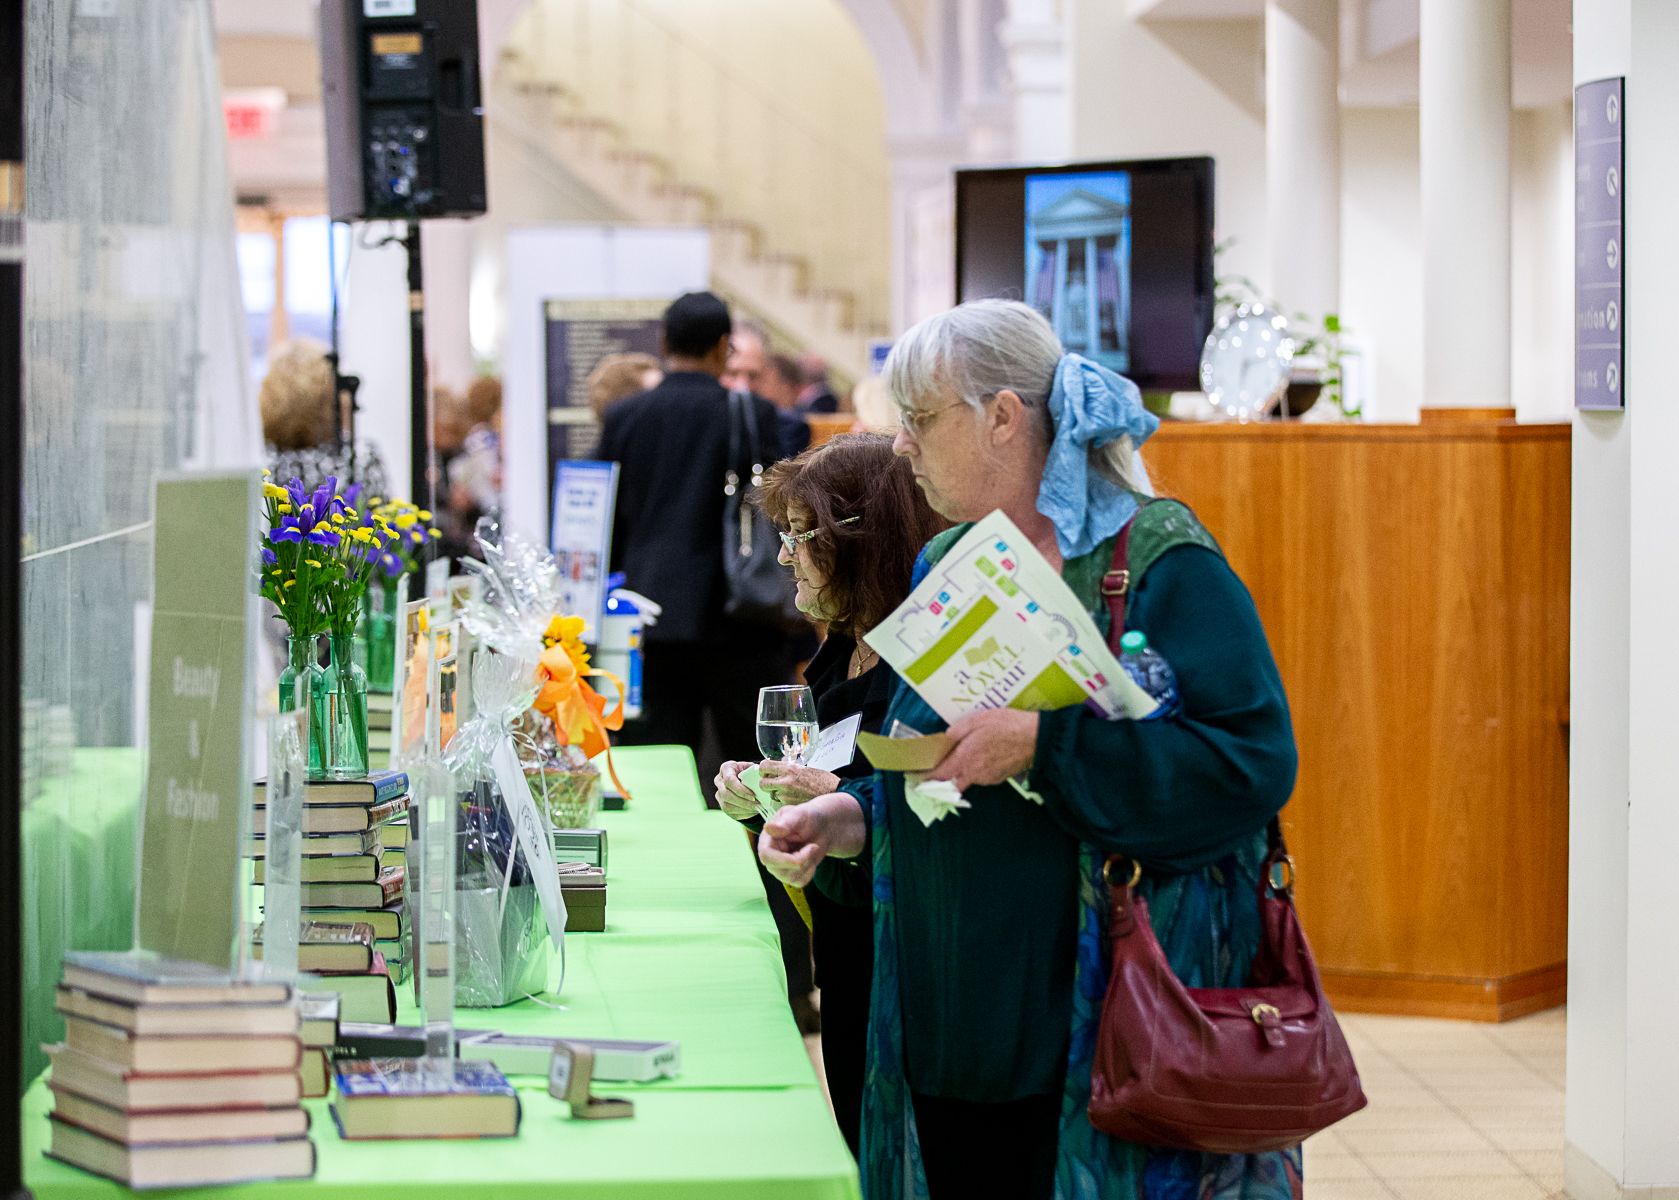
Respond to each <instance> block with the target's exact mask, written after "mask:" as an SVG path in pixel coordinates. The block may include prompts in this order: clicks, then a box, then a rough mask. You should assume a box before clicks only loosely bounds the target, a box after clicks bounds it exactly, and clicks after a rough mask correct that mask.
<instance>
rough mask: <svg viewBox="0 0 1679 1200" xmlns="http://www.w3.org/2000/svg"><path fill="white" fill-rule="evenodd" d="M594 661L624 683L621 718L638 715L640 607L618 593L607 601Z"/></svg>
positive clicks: (609, 596) (639, 710)
mask: <svg viewBox="0 0 1679 1200" xmlns="http://www.w3.org/2000/svg"><path fill="white" fill-rule="evenodd" d="M595 662H596V663H597V664H598V665H599V666H600V668H601V670H603V671H611V672H612V673H613V674H614V675H616V676H618V678H620V679H622V680H623V681H624V716H625V717H627V718H634V717H639V716H640V715H641V608H640V606H639V605H637V604H636V602H635V601H634V600H632V599H630V597H629V596H628V595H627V594H625V593H624V592H621V591H616V590H614V591H613V592H611V593H609V594H608V595H607V598H606V611H605V613H603V614H602V616H601V622H600V647H599V649H598V650H596V652H595Z"/></svg>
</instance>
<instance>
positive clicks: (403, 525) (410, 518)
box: [396, 512, 415, 529]
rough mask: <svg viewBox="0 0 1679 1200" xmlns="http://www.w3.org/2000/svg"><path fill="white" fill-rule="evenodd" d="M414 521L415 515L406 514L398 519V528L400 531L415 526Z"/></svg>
mask: <svg viewBox="0 0 1679 1200" xmlns="http://www.w3.org/2000/svg"><path fill="white" fill-rule="evenodd" d="M414 521H415V517H414V514H413V513H411V512H405V513H403V514H402V515H401V516H399V517H398V518H397V519H396V527H397V528H398V529H407V528H409V527H410V526H412V525H413V524H414Z"/></svg>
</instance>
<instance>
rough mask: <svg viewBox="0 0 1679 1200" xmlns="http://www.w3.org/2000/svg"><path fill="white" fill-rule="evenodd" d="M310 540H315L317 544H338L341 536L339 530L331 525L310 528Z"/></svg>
mask: <svg viewBox="0 0 1679 1200" xmlns="http://www.w3.org/2000/svg"><path fill="white" fill-rule="evenodd" d="M309 540H310V541H311V542H314V543H315V545H317V546H336V545H337V544H338V543H339V541H340V538H339V536H338V531H337V530H335V529H332V528H331V527H324V528H317V529H313V530H310V532H309Z"/></svg>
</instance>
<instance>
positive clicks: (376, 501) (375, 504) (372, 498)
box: [367, 496, 384, 508]
mask: <svg viewBox="0 0 1679 1200" xmlns="http://www.w3.org/2000/svg"><path fill="white" fill-rule="evenodd" d="M367 502H368V503H369V504H371V505H372V506H373V507H374V508H378V507H379V506H380V505H381V504H383V503H384V501H383V500H381V499H379V497H377V496H369V497H368V498H367Z"/></svg>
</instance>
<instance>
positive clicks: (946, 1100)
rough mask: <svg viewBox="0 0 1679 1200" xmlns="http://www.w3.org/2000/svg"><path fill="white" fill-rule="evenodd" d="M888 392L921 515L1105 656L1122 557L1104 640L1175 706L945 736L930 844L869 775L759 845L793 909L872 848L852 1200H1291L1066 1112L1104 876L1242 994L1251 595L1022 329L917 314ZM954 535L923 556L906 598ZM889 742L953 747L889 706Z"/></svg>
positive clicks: (978, 726)
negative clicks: (952, 793)
mask: <svg viewBox="0 0 1679 1200" xmlns="http://www.w3.org/2000/svg"><path fill="white" fill-rule="evenodd" d="M886 381H887V386H888V388H889V389H890V390H891V393H892V396H893V399H894V400H895V401H896V402H897V404H898V405H899V408H900V416H901V425H900V428H899V431H898V435H897V441H896V446H897V450H898V453H899V454H901V455H903V456H904V457H906V458H907V459H908V460H909V462H910V464H911V466H912V467H913V469H914V472H915V476H916V480H917V482H918V483H919V484H920V486H921V489H922V492H923V493H924V494H925V495H926V497H927V501H928V503H929V504H931V505H932V507H933V508H934V509H935V510H936V511H937V512H939V513H940V514H941V515H943V516H945V517H948V518H950V519H951V520H953V521H962V522H970V521H977V520H979V519H980V518H982V517H984V516H986V515H988V514H989V513H991V512H992V511H994V510H1001V511H1002V512H1003V513H1004V514H1005V515H1006V516H1007V517H1008V518H1009V519H1010V520H1011V521H1013V522H1014V524H1015V525H1016V526H1017V527H1018V528H1019V529H1020V531H1021V533H1022V534H1023V535H1024V536H1025V537H1026V538H1028V539H1029V540H1030V541H1031V543H1032V545H1033V546H1034V547H1035V548H1036V549H1037V550H1038V552H1039V553H1040V554H1042V556H1043V557H1044V559H1045V560H1046V561H1047V562H1048V564H1049V565H1050V566H1051V567H1052V568H1054V569H1056V570H1058V571H1059V572H1060V573H1061V576H1062V579H1063V580H1064V581H1065V582H1066V583H1067V585H1068V586H1069V587H1070V588H1071V589H1072V591H1073V593H1074V595H1075V596H1077V597H1078V599H1079V602H1080V603H1081V604H1082V605H1083V606H1084V608H1085V610H1086V611H1087V612H1088V613H1089V614H1090V616H1091V618H1092V620H1094V621H1095V622H1096V624H1097V628H1098V629H1102V630H1103V631H1104V632H1106V630H1107V626H1108V624H1109V621H1110V617H1109V611H1108V605H1107V601H1106V598H1105V597H1104V596H1103V595H1102V583H1103V579H1104V576H1105V574H1106V573H1107V572H1108V571H1109V570H1110V569H1111V568H1112V567H1113V566H1114V565H1115V564H1114V548H1115V545H1116V543H1117V540H1118V535H1119V533H1120V531H1121V530H1122V529H1125V530H1128V531H1129V532H1128V533H1127V534H1126V537H1127V552H1126V556H1125V565H1124V567H1123V568H1122V569H1124V570H1127V571H1128V572H1129V576H1128V586H1127V591H1126V609H1125V624H1126V627H1127V628H1128V629H1135V630H1140V631H1142V632H1143V633H1145V634H1147V635H1148V642H1149V645H1150V646H1151V647H1152V648H1154V649H1156V650H1157V651H1159V652H1160V653H1161V654H1162V655H1164V656H1165V658H1166V660H1167V661H1168V662H1169V663H1170V664H1171V666H1172V667H1173V668H1174V669H1175V671H1176V676H1177V689H1178V700H1177V703H1176V704H1175V705H1174V707H1173V708H1172V709H1171V710H1169V711H1168V712H1166V713H1165V714H1163V715H1161V716H1159V717H1157V718H1151V719H1148V720H1115V721H1108V720H1103V719H1102V718H1101V716H1100V715H1098V714H1097V713H1095V712H1093V711H1091V710H1089V709H1087V708H1085V707H1084V706H1082V705H1079V706H1074V707H1071V708H1063V709H1057V710H1055V711H1053V712H1022V711H1016V710H1013V709H992V710H988V711H982V712H975V713H971V714H969V715H968V716H965V717H963V718H962V719H960V720H958V721H956V722H955V723H954V724H952V725H950V726H949V734H950V737H951V738H952V740H953V742H954V745H953V746H952V748H951V749H950V751H949V753H948V754H947V755H946V756H945V758H944V760H943V762H941V763H940V764H939V765H938V766H937V767H936V768H935V769H934V770H933V771H932V772H931V775H930V777H931V778H933V779H935V780H947V781H949V782H951V783H952V784H953V785H954V786H955V787H956V788H957V790H958V791H959V792H960V793H961V794H962V795H963V796H964V798H965V799H966V800H967V801H968V802H969V804H970V805H971V807H969V808H967V809H963V810H962V811H961V812H959V813H958V814H956V815H955V816H953V817H951V818H950V819H948V820H944V821H940V822H938V823H937V824H934V825H932V826H930V827H929V826H925V825H923V824H922V823H921V822H920V821H918V820H916V819H915V818H914V816H913V814H912V813H911V810H910V808H909V806H908V804H907V803H906V802H905V799H904V786H905V785H904V778H903V776H902V775H896V774H888V773H878V774H876V775H874V776H872V777H871V778H869V779H867V780H864V781H860V782H849V783H846V784H844V785H842V789H841V790H840V791H838V792H835V793H831V794H828V795H824V796H819V797H817V798H815V799H813V800H811V801H808V802H807V803H804V804H800V805H794V806H792V807H789V808H785V809H782V810H781V811H779V812H778V813H777V814H776V815H775V817H774V818H773V819H772V820H770V821H768V822H766V824H765V827H764V832H763V834H762V835H761V836H760V839H759V854H760V856H761V857H762V859H763V860H764V862H765V863H766V865H768V866H769V868H770V869H771V871H773V872H774V873H775V874H776V876H777V877H778V878H780V879H782V880H784V881H785V882H788V883H792V884H795V885H798V884H803V883H806V882H808V881H809V880H810V879H811V878H812V876H813V875H814V873H815V871H816V869H817V867H818V866H819V864H820V863H821V862H822V861H823V859H825V858H826V857H828V856H830V855H833V856H838V857H842V858H844V857H857V856H859V855H861V854H863V853H864V851H865V850H867V852H868V860H869V862H870V864H871V866H872V870H873V889H872V891H873V896H874V906H875V931H876V939H875V976H874V978H875V986H874V991H873V994H872V996H871V998H870V1009H869V1022H870V1025H869V1046H870V1050H871V1053H870V1058H869V1064H868V1083H867V1089H866V1093H865V1097H864V1108H863V1114H864V1115H863V1161H862V1163H861V1174H862V1182H863V1193H864V1195H865V1196H867V1197H868V1200H901V1198H909V1197H917V1196H920V1197H930V1200H951V1198H952V1197H962V1196H970V1195H986V1196H1008V1197H1011V1198H1013V1200H1048V1198H1049V1197H1050V1196H1052V1195H1059V1196H1063V1197H1074V1196H1077V1197H1088V1198H1090V1200H1182V1198H1187V1197H1193V1198H1194V1200H1298V1198H1299V1197H1300V1195H1301V1194H1302V1189H1303V1186H1304V1184H1303V1181H1302V1176H1301V1156H1300V1148H1299V1147H1298V1146H1295V1147H1292V1148H1289V1149H1287V1150H1279V1151H1274V1152H1270V1153H1263V1154H1249V1155H1242V1154H1230V1155H1224V1154H1202V1153H1195V1152H1185V1151H1176V1150H1167V1149H1161V1148H1157V1147H1151V1146H1143V1145H1137V1144H1134V1143H1129V1142H1122V1141H1119V1140H1117V1139H1115V1138H1111V1137H1108V1136H1106V1135H1103V1134H1101V1133H1098V1132H1097V1131H1096V1130H1095V1129H1094V1128H1092V1126H1091V1125H1090V1122H1089V1118H1088V1115H1087V1114H1088V1109H1089V1101H1090V1092H1091V1079H1090V1076H1091V1065H1092V1055H1093V1049H1094V1046H1095V1044H1096V1038H1097V1022H1098V1020H1099V1017H1100V1012H1101V1004H1102V998H1103V996H1104V994H1105V992H1106V990H1107V983H1108V980H1107V978H1106V976H1107V973H1108V972H1107V965H1106V964H1107V958H1108V956H1107V955H1106V954H1105V953H1104V950H1105V946H1104V944H1103V937H1104V926H1105V914H1106V912H1107V911H1108V904H1109V897H1108V891H1107V888H1106V886H1105V885H1104V884H1103V881H1102V867H1103V865H1104V861H1105V857H1106V855H1108V854H1117V855H1123V856H1126V857H1127V858H1129V859H1131V861H1132V862H1133V863H1135V864H1136V865H1137V866H1139V867H1140V868H1141V870H1142V876H1141V883H1140V884H1139V886H1138V895H1139V896H1140V898H1142V899H1143V900H1145V901H1146V902H1147V904H1148V908H1149V913H1150V916H1151V918H1152V922H1153V927H1154V931H1155V933H1156V935H1157V936H1158V937H1159V940H1160V944H1161V948H1162V950H1163V951H1164V953H1165V955H1166V958H1167V961H1168V962H1169V963H1170V965H1171V968H1172V970H1173V972H1174V973H1175V974H1176V975H1177V976H1178V978H1179V979H1181V980H1182V981H1183V982H1184V983H1185V984H1187V985H1188V986H1190V987H1211V988H1232V989H1239V988H1241V987H1243V986H1245V985H1246V984H1247V983H1248V982H1249V974H1250V968H1251V966H1252V964H1253V961H1254V957H1255V955H1256V953H1257V951H1258V948H1259V946H1260V944H1261V941H1262V937H1263V934H1262V930H1261V928H1260V907H1259V892H1260V881H1261V875H1262V872H1263V870H1264V864H1265V862H1266V854H1267V838H1266V829H1267V826H1268V825H1269V823H1270V822H1271V821H1272V819H1273V818H1275V817H1276V815H1277V813H1278V811H1279V810H1281V808H1282V806H1283V804H1284V803H1285V802H1286V801H1287V800H1288V797H1289V792H1290V791H1291V789H1292V788H1293V786H1294V777H1295V769H1296V764H1297V757H1296V751H1295V744H1294V733H1293V728H1292V725H1291V723H1290V720H1289V712H1288V700H1287V698H1286V696H1285V695H1284V692H1283V685H1282V679H1281V677H1280V676H1279V674H1278V672H1277V666H1276V662H1275V661H1274V660H1273V658H1272V655H1271V650H1270V647H1269V645H1268V644H1267V642H1266V638H1265V630H1264V628H1263V627H1262V626H1261V624H1260V621H1259V614H1258V613H1257V612H1256V611H1255V609H1254V603H1253V599H1252V597H1251V596H1249V594H1248V591H1247V589H1246V588H1245V587H1243V586H1242V581H1241V580H1240V579H1239V578H1237V576H1236V573H1235V572H1234V571H1232V570H1231V569H1230V565H1229V564H1228V563H1227V562H1226V561H1225V559H1224V556H1223V554H1222V553H1221V552H1220V551H1219V548H1218V544H1217V542H1215V541H1214V540H1213V538H1212V535H1211V534H1209V533H1208V532H1207V531H1206V530H1205V529H1204V528H1202V527H1201V525H1200V523H1199V522H1197V521H1196V520H1195V517H1194V515H1193V514H1192V513H1190V511H1189V510H1188V509H1187V508H1185V507H1184V506H1183V505H1181V504H1176V503H1173V502H1169V501H1168V502H1161V501H1153V502H1151V501H1150V500H1149V497H1148V495H1147V491H1148V483H1147V478H1146V476H1145V475H1144V474H1143V471H1142V466H1141V461H1140V459H1139V458H1138V457H1137V454H1136V451H1135V447H1136V446H1137V445H1138V444H1139V443H1140V442H1141V441H1142V440H1143V439H1144V438H1146V437H1147V436H1148V435H1149V434H1150V433H1152V432H1153V430H1154V429H1155V427H1156V426H1157V424H1158V421H1157V420H1156V419H1155V418H1154V417H1153V416H1151V415H1149V413H1148V412H1147V411H1146V410H1145V409H1144V408H1143V406H1142V398H1141V395H1140V394H1139V393H1138V391H1137V389H1136V387H1135V386H1134V385H1132V384H1131V383H1129V382H1128V381H1126V380H1124V379H1121V378H1120V377H1119V376H1117V375H1115V374H1113V372H1111V371H1108V370H1106V369H1105V368H1103V367H1101V366H1098V365H1097V364H1096V363H1093V362H1090V361H1089V360H1088V359H1084V358H1081V357H1079V356H1078V355H1076V354H1067V353H1065V351H1064V348H1063V347H1062V345H1061V343H1060V341H1059V340H1058V339H1057V338H1056V336H1055V333H1054V331H1053V330H1052V329H1051V328H1050V326H1049V323H1048V322H1047V321H1045V320H1044V318H1043V317H1042V316H1040V315H1039V314H1038V313H1037V312H1036V311H1035V310H1034V309H1032V308H1029V307H1028V306H1026V305H1024V304H1021V303H1018V302H1015V301H1003V300H983V301H976V302H974V303H970V304H963V305H961V306H959V307H957V308H955V309H952V310H951V311H949V312H946V313H942V314H940V315H939V316H936V317H931V318H929V319H928V320H926V321H924V322H922V323H921V324H920V325H918V326H916V327H915V328H914V329H912V330H910V331H909V332H908V333H907V334H905V335H904V336H903V338H902V339H900V340H899V341H898V343H897V345H895V346H894V347H893V349H892V353H891V356H890V358H888V360H887V363H886ZM968 528H969V526H967V525H959V526H957V527H956V528H955V529H952V530H950V531H948V532H946V533H943V534H940V535H939V536H938V537H935V538H934V539H933V540H932V541H931V542H930V543H929V544H928V546H927V548H926V549H925V550H924V551H923V552H922V555H921V558H920V559H919V560H918V561H917V564H916V576H915V577H916V578H917V579H918V580H919V579H921V578H923V577H925V576H926V575H927V574H928V573H929V571H930V570H932V569H935V568H936V565H937V563H938V561H939V560H940V558H941V557H942V556H943V555H944V553H945V552H947V551H948V550H949V549H950V548H951V546H953V545H954V544H955V542H956V541H957V539H959V538H960V536H961V535H962V534H964V533H966V532H967V530H968ZM886 721H887V725H888V728H890V727H891V724H892V722H894V721H902V722H903V723H904V724H905V725H908V726H909V727H911V728H913V729H916V730H919V731H921V732H923V733H934V732H939V731H943V730H945V729H946V725H945V722H944V721H943V720H942V719H941V718H940V717H939V715H938V714H937V713H936V712H934V711H933V709H932V708H931V707H930V706H929V705H928V704H927V702H926V701H925V700H924V699H922V697H921V696H919V695H918V694H917V693H916V692H915V690H914V689H913V688H912V687H910V686H909V685H908V684H907V683H904V682H901V681H900V683H899V684H898V686H897V688H896V689H895V690H894V693H893V698H892V703H891V707H890V708H889V709H888V711H887V714H886ZM1017 785H1018V789H1021V790H1017Z"/></svg>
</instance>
